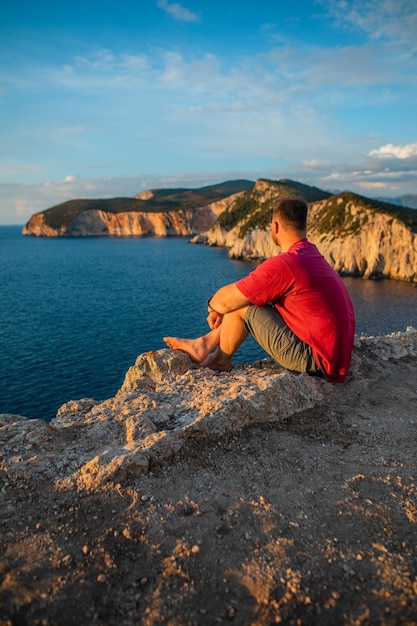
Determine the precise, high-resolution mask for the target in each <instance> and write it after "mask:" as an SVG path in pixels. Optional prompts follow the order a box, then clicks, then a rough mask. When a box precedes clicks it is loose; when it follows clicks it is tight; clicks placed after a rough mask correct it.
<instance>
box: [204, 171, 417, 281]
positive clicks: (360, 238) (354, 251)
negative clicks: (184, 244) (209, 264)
mask: <svg viewBox="0 0 417 626" xmlns="http://www.w3.org/2000/svg"><path fill="white" fill-rule="evenodd" d="M255 188H256V189H258V192H259V193H260V194H261V195H260V199H261V201H262V202H264V201H265V200H267V199H268V197H269V195H270V193H271V188H270V186H268V184H267V183H266V182H265V181H257V182H256V185H255ZM262 193H264V195H262ZM331 202H333V203H339V204H342V203H344V202H345V199H344V197H343V194H341V195H340V197H336V196H334V197H332V198H330V199H327V200H323V201H321V202H314V203H312V204H310V205H309V218H308V237H309V239H310V241H312V242H313V243H315V244H316V245H317V247H318V248H319V250H320V252H321V253H322V254H323V255H324V256H325V258H326V259H327V260H328V262H329V263H330V264H331V265H332V267H334V269H335V270H336V271H338V272H340V273H342V274H345V275H354V276H362V277H363V278H393V279H398V280H406V281H414V282H417V234H416V233H414V232H413V231H412V230H411V228H409V227H407V226H406V225H405V224H404V223H403V222H402V221H401V220H399V219H397V218H395V217H393V216H392V215H388V214H385V213H381V212H378V211H375V210H372V209H370V208H365V207H364V206H362V205H361V204H358V203H357V202H355V200H351V201H348V202H346V206H345V207H344V220H345V222H346V223H348V224H350V225H351V228H350V229H345V230H343V229H341V230H338V229H337V228H334V227H332V226H329V227H328V228H327V231H326V232H322V229H321V228H320V225H321V220H320V216H321V215H322V213H323V211H324V212H326V211H327V212H328V215H330V213H331V209H329V208H326V207H328V205H329V203H331ZM242 223H243V222H242ZM242 223H239V224H238V225H236V226H235V227H234V228H232V229H230V230H225V229H224V228H221V226H220V225H219V224H218V223H215V224H214V225H213V226H212V227H211V228H210V229H209V231H208V232H206V233H200V235H199V236H196V237H195V239H194V240H193V243H206V244H208V245H211V246H221V247H225V248H228V249H229V256H230V257H232V258H243V259H266V258H269V257H271V256H273V255H275V254H277V253H278V252H279V248H277V247H276V246H275V244H274V243H273V241H272V239H271V236H270V232H269V231H265V230H262V229H259V228H256V229H253V230H250V231H248V232H247V233H246V234H245V236H244V237H241V236H240V230H241V226H242Z"/></svg>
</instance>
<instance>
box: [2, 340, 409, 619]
mask: <svg viewBox="0 0 417 626" xmlns="http://www.w3.org/2000/svg"><path fill="white" fill-rule="evenodd" d="M416 364H417V332H416V331H415V330H414V329H411V328H410V329H408V330H407V331H406V332H402V333H400V332H399V333H394V334H392V335H389V336H382V337H358V338H357V339H356V346H355V350H354V358H353V363H352V370H351V374H350V376H349V379H348V382H347V383H346V384H345V385H341V386H340V385H338V386H335V385H331V384H329V383H327V382H326V381H324V380H321V379H315V378H310V377H308V376H306V375H296V374H292V373H290V372H287V371H284V370H282V369H281V368H279V367H278V366H277V365H275V364H274V363H273V362H272V361H270V360H269V359H265V360H262V361H259V362H257V363H255V364H250V365H249V364H237V365H236V367H235V368H234V369H233V370H232V371H231V372H230V373H214V372H211V371H209V370H206V369H203V368H200V367H197V366H195V365H194V364H193V363H192V362H191V361H190V359H189V358H188V357H187V356H186V355H184V354H182V353H179V352H175V351H171V350H168V349H166V350H161V351H158V352H153V353H146V354H143V355H140V356H139V357H138V359H137V361H136V363H135V364H134V365H133V366H132V367H131V368H130V370H129V371H128V372H127V374H126V378H125V381H124V383H123V386H122V387H121V389H120V390H119V392H118V394H117V395H116V397H114V398H110V399H108V400H105V401H104V402H96V401H95V400H93V399H88V398H84V399H82V400H78V401H70V402H68V403H66V404H65V405H64V406H63V407H61V409H60V410H59V411H58V414H57V416H56V418H55V420H53V421H52V422H51V423H50V424H47V423H45V422H43V421H41V420H28V419H26V418H24V417H20V416H15V415H8V414H7V415H1V416H0V470H1V471H0V479H1V485H0V509H1V511H2V515H1V518H0V538H1V539H0V541H1V545H0V623H1V624H2V626H3V625H5V624H7V625H9V624H62V625H66V624H80V623H89V624H90V623H91V624H116V623H117V624H129V625H130V624H144V625H156V624H161V623H169V624H173V625H174V624H175V625H176V624H210V625H212V624H215V623H225V624H226V623H229V622H230V621H232V623H233V622H234V623H236V624H247V625H249V624H265V625H266V624H272V623H284V624H329V625H334V624H346V625H347V624H358V625H363V626H365V625H368V624H384V625H385V624H391V625H393V626H394V625H397V624H407V625H412V624H416V623H417V618H416V616H417V561H416V549H417V483H416V469H417V460H416V459H417V457H416V454H415V450H416V443H417V441H416V439H417V438H416V429H417V414H416V408H415V407H416V401H417V384H416V383H417V377H416ZM1 620H2V621H1Z"/></svg>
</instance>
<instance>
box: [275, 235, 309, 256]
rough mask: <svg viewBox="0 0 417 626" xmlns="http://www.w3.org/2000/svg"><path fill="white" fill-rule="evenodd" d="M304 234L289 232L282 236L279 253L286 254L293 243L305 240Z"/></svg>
mask: <svg viewBox="0 0 417 626" xmlns="http://www.w3.org/2000/svg"><path fill="white" fill-rule="evenodd" d="M306 236H307V235H306V233H305V232H299V231H289V232H286V233H285V235H283V236H282V240H281V241H280V244H281V252H287V251H288V250H289V249H290V248H291V247H292V246H293V245H294V244H295V243H297V242H298V241H301V240H302V239H305V238H306Z"/></svg>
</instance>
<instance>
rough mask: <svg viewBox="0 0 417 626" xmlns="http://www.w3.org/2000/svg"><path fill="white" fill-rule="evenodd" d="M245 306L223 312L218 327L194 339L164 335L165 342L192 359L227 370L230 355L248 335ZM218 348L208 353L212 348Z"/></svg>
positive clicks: (230, 363)
mask: <svg viewBox="0 0 417 626" xmlns="http://www.w3.org/2000/svg"><path fill="white" fill-rule="evenodd" d="M246 308H247V307H244V308H242V309H238V310H237V311H232V312H231V313H225V315H224V316H223V321H222V323H221V325H220V326H219V327H218V328H215V329H214V330H211V331H210V332H209V333H207V334H206V335H203V336H202V337H197V338H196V339H183V338H181V337H164V341H165V343H166V344H167V345H168V346H169V347H170V348H173V349H174V350H182V351H183V352H186V353H187V354H188V355H189V356H190V357H191V358H192V359H193V361H196V362H197V363H202V365H203V366H204V367H210V368H211V369H214V370H219V371H228V370H230V369H231V367H232V356H233V354H234V353H235V352H236V350H237V349H238V347H239V346H240V345H241V344H242V343H243V342H244V340H245V339H246V337H247V336H248V332H247V331H246V329H245V326H244V323H243V318H244V317H245V312H246ZM217 346H218V349H217V350H216V352H214V354H210V353H211V352H212V351H213V350H214V348H216V347H217Z"/></svg>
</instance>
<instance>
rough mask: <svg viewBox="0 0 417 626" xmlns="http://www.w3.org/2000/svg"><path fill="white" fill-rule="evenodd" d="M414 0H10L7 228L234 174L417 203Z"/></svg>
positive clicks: (3, 158) (3, 19)
mask: <svg viewBox="0 0 417 626" xmlns="http://www.w3.org/2000/svg"><path fill="white" fill-rule="evenodd" d="M415 33H417V1H416V0H297V1H293V2H283V1H282V0H258V1H257V2H250V3H245V2H242V0H223V1H222V2H219V1H218V0H181V1H180V2H171V1H170V0H135V1H133V0H119V2H116V1H115V0H112V1H109V0H101V1H100V2H96V1H95V0H92V1H90V0H83V1H82V2H81V1H80V0H73V1H72V2H71V3H70V4H66V5H62V4H61V3H58V2H56V0H37V1H36V0H35V1H34V0H20V2H12V1H11V0H5V1H4V2H1V3H0V224H23V223H25V222H26V221H27V220H28V219H29V218H30V216H31V215H32V214H33V213H36V212H39V211H43V210H45V209H47V208H49V207H51V206H54V205H55V204H58V203H60V202H64V201H66V200H70V199H73V198H105V197H116V196H117V197H118V196H134V195H135V194H137V193H139V192H141V191H143V190H145V189H158V188H163V187H192V188H194V187H200V186H203V185H210V184H214V183H219V182H224V181H226V180H233V179H237V178H246V179H249V180H253V181H255V180H257V179H258V178H269V179H272V180H279V179H281V178H290V179H293V180H296V181H299V182H302V183H305V184H310V185H316V186H318V187H320V188H322V189H326V190H329V191H335V192H337V191H343V190H350V191H354V192H356V193H359V194H362V195H365V196H368V197H386V198H394V197H398V196H401V195H404V194H409V193H411V194H416V193H417V39H416V36H415Z"/></svg>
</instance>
